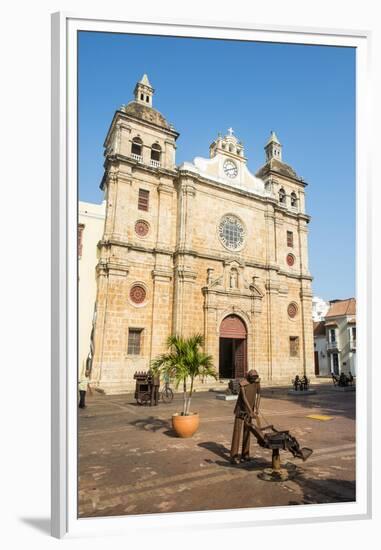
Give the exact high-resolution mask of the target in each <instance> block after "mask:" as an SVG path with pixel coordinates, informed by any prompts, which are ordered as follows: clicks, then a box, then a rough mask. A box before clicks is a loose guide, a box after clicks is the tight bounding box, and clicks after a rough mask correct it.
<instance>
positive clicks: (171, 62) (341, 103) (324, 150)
mask: <svg viewBox="0 0 381 550" xmlns="http://www.w3.org/2000/svg"><path fill="white" fill-rule="evenodd" d="M78 50H79V54H78V55H79V74H78V86H79V198H80V200H84V201H90V202H100V201H101V200H102V198H103V196H102V192H101V191H100V189H99V183H100V181H101V178H102V174H103V160H104V158H103V142H104V138H105V136H106V133H107V130H108V128H109V125H110V123H111V120H112V117H113V114H114V112H115V110H116V109H118V108H119V107H120V105H122V104H123V103H128V102H129V101H130V100H131V99H133V89H134V86H135V83H136V81H137V80H139V79H140V78H141V76H142V74H143V73H147V74H148V76H149V79H150V81H151V84H152V85H153V87H154V88H155V95H154V107H155V108H157V109H158V110H159V111H160V112H162V113H163V114H164V116H165V117H166V118H167V120H168V121H169V122H171V123H173V124H174V126H175V128H176V130H177V131H179V132H180V137H179V139H178V141H177V145H178V148H177V153H176V162H177V164H180V163H181V162H183V161H185V160H192V159H193V158H194V157H195V156H205V157H207V156H208V150H209V145H210V143H211V142H212V141H213V139H214V138H215V137H216V135H217V133H218V132H221V133H226V130H227V128H229V127H230V126H231V127H232V128H233V129H234V131H235V134H236V135H237V137H238V138H239V139H240V140H241V141H242V142H243V144H244V147H245V154H246V156H247V157H248V167H249V169H251V170H252V171H253V172H256V170H257V169H258V168H259V167H260V166H261V165H262V164H263V163H264V150H263V147H264V144H265V142H266V141H267V139H268V136H269V134H270V130H275V131H276V133H277V136H278V137H279V139H280V141H281V143H282V144H283V160H284V162H286V163H288V164H290V165H291V166H292V167H293V168H294V169H295V170H296V172H297V173H298V174H299V175H300V176H302V177H303V178H304V179H305V180H306V181H307V182H308V183H309V185H308V187H307V189H306V206H307V213H308V214H310V215H311V217H312V221H311V222H310V224H309V229H310V233H309V264H310V271H311V274H312V275H313V277H314V281H313V291H314V294H315V295H318V296H321V297H322V298H324V299H326V300H329V299H334V298H347V297H350V296H354V295H355V50H354V49H353V48H343V47H328V46H304V45H284V44H276V43H260V42H243V41H227V40H208V39H193V38H173V37H153V36H137V35H136V36H135V35H127V34H111V33H110V34H109V33H88V32H81V33H80V34H79V48H78Z"/></svg>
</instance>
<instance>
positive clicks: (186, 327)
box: [173, 179, 196, 336]
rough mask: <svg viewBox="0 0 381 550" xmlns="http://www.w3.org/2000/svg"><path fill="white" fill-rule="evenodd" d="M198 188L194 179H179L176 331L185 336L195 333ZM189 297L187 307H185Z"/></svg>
mask: <svg viewBox="0 0 381 550" xmlns="http://www.w3.org/2000/svg"><path fill="white" fill-rule="evenodd" d="M195 194H196V189H195V187H194V185H192V181H191V180H187V179H182V180H180V181H179V198H178V225H177V246H176V249H177V250H176V259H175V284H174V300H173V330H174V332H175V333H176V334H181V335H183V336H187V335H189V334H190V333H191V332H194V327H192V322H191V321H192V309H191V306H192V304H193V303H194V300H193V296H192V295H193V291H194V289H193V287H194V281H195V279H196V273H195V271H194V270H193V257H192V256H191V254H189V253H190V252H191V250H192V233H193V201H194V197H195ZM185 299H186V303H187V304H188V305H187V308H184V301H185Z"/></svg>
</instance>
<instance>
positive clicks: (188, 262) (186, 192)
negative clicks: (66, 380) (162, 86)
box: [92, 75, 314, 393]
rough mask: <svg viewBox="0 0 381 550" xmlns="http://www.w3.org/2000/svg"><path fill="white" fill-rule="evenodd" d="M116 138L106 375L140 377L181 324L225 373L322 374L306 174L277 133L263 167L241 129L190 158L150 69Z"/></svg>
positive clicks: (100, 297)
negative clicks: (290, 160)
mask: <svg viewBox="0 0 381 550" xmlns="http://www.w3.org/2000/svg"><path fill="white" fill-rule="evenodd" d="M134 94H135V98H134V100H133V101H131V102H130V103H128V104H127V105H123V106H122V107H121V108H120V109H119V110H118V111H117V112H116V113H115V115H114V118H113V120H112V122H111V126H110V129H109V131H108V134H107V136H106V140H105V172H104V177H103V180H102V183H101V188H102V189H103V190H104V192H105V198H106V221H105V229H104V234H103V237H102V239H101V241H100V242H99V255H100V256H99V263H98V266H97V281H98V291H97V318H96V326H95V338H94V344H95V355H94V361H93V372H92V380H93V384H95V385H97V386H98V387H99V389H101V390H104V391H105V392H108V393H113V392H124V391H127V390H129V389H131V388H132V387H133V383H134V381H133V373H134V372H135V371H136V370H143V369H147V368H148V367H149V365H150V361H151V360H152V359H153V358H155V357H156V356H157V355H158V354H160V353H162V352H163V351H164V350H165V341H166V338H167V336H168V335H170V334H181V335H183V336H188V335H191V334H194V333H202V334H203V336H204V338H205V351H206V352H207V353H209V354H211V355H212V356H213V359H214V364H215V367H216V370H217V372H218V374H219V376H220V378H222V379H229V378H232V377H240V376H243V375H244V374H245V372H246V371H247V369H248V368H256V369H257V370H258V371H259V373H260V376H261V378H262V381H263V382H264V383H266V382H268V383H280V382H284V383H287V384H288V383H289V382H290V378H291V377H292V376H293V375H295V374H297V373H299V374H303V373H304V372H305V373H307V375H308V376H311V375H312V376H313V372H314V357H313V328H312V303H311V299H312V294H311V276H310V273H309V270H308V243H307V224H308V222H309V217H308V215H307V214H306V213H305V188H306V185H307V184H306V183H305V182H304V181H303V179H302V178H300V177H299V176H298V175H297V174H296V173H295V171H294V170H293V169H292V168H291V167H290V166H289V165H287V164H286V163H284V162H283V160H282V145H281V143H280V142H279V140H278V138H277V136H276V135H275V133H274V132H272V133H271V135H270V138H269V139H268V142H267V143H266V145H265V164H264V165H263V166H262V167H261V168H260V169H259V170H258V171H257V173H256V174H255V175H254V174H252V173H251V172H250V171H249V169H248V167H247V157H246V154H245V149H244V145H243V144H242V143H241V142H240V141H239V139H238V138H237V137H236V136H235V135H234V132H233V130H232V129H229V130H228V132H227V134H226V135H225V136H222V135H218V136H217V137H216V139H214V141H213V142H212V144H211V145H210V151H209V158H202V157H197V158H195V159H194V161H193V162H185V163H184V164H182V165H180V166H176V140H177V138H178V136H179V134H178V132H177V131H176V130H175V128H174V127H173V126H172V125H171V124H169V123H168V122H167V120H166V119H165V118H164V116H163V115H162V114H161V113H159V112H158V111H157V110H156V109H154V107H153V96H154V89H153V88H152V86H151V84H150V82H149V80H148V78H147V76H146V75H144V76H143V78H142V79H141V81H140V82H138V83H137V85H136V87H135V91H134Z"/></svg>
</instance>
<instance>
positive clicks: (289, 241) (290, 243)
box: [287, 231, 294, 248]
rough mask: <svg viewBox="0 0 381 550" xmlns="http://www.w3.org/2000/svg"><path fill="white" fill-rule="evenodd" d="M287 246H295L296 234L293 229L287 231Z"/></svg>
mask: <svg viewBox="0 0 381 550" xmlns="http://www.w3.org/2000/svg"><path fill="white" fill-rule="evenodd" d="M287 246H288V247H290V248H294V234H293V232H292V231H287Z"/></svg>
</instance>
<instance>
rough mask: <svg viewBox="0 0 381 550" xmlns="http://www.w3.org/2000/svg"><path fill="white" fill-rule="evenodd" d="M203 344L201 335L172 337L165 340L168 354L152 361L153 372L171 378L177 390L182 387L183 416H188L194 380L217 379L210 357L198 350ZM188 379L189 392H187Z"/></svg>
mask: <svg viewBox="0 0 381 550" xmlns="http://www.w3.org/2000/svg"><path fill="white" fill-rule="evenodd" d="M203 344H204V339H203V337H202V336H201V334H195V335H193V336H191V337H189V338H183V337H181V336H177V335H172V336H169V337H168V338H167V348H168V352H167V353H163V354H162V355H160V356H159V357H157V358H156V359H155V360H154V361H152V365H151V368H152V370H153V371H154V372H156V373H160V374H163V375H164V376H167V377H168V378H173V379H174V380H175V384H176V387H177V388H178V387H179V385H180V384H182V385H183V399H184V401H183V412H182V413H181V414H182V415H184V416H188V415H189V414H190V412H189V411H190V404H191V399H192V393H193V386H194V380H195V379H196V378H197V377H204V376H212V377H213V378H217V374H216V371H215V369H214V367H213V363H212V356H211V355H206V354H205V353H203V352H202V351H201V350H200V347H202V346H203ZM188 379H189V381H190V385H189V391H188V390H187V388H188V386H187V383H188Z"/></svg>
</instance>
